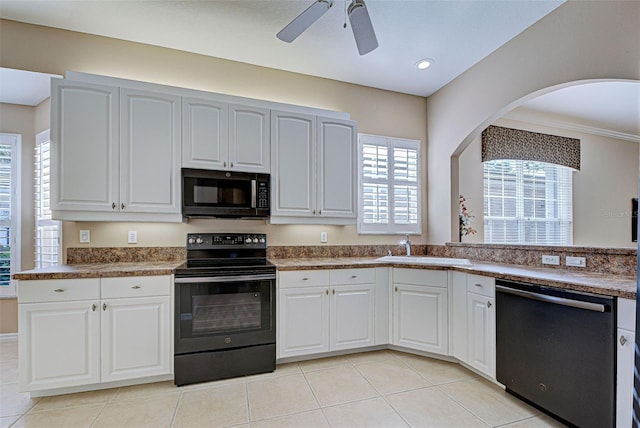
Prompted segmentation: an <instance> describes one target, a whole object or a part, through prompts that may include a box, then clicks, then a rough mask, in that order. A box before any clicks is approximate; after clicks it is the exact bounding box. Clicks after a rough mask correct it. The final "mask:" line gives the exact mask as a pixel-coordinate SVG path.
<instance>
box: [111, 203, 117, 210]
mask: <svg viewBox="0 0 640 428" xmlns="http://www.w3.org/2000/svg"><path fill="white" fill-rule="evenodd" d="M111 209H112V210H115V209H116V203H115V202H112V203H111Z"/></svg>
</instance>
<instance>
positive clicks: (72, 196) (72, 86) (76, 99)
mask: <svg viewBox="0 0 640 428" xmlns="http://www.w3.org/2000/svg"><path fill="white" fill-rule="evenodd" d="M119 97H120V92H119V89H118V88H116V87H110V86H103V85H95V84H89V83H82V82H73V81H69V80H62V79H53V80H52V81H51V142H52V144H51V163H52V166H53V167H52V168H51V176H52V177H51V179H52V185H51V209H52V210H54V211H58V210H66V211H74V210H75V211H78V210H80V211H103V212H104V211H107V212H110V211H111V210H112V204H113V203H114V202H115V201H118V200H119V195H118V192H119V187H118V186H119V170H118V168H119V160H118V159H119V155H120V149H119V134H118V133H119V129H120V115H119Z"/></svg>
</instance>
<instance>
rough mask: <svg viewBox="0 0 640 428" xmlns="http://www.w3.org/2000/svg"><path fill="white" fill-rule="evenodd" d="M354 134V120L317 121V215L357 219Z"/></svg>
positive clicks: (320, 119) (323, 119)
mask: <svg viewBox="0 0 640 428" xmlns="http://www.w3.org/2000/svg"><path fill="white" fill-rule="evenodd" d="M356 134H357V132H356V126H355V123H354V122H353V121H350V120H340V119H327V118H318V150H317V153H318V161H317V165H318V171H319V174H318V187H317V203H318V206H317V208H318V215H322V216H325V217H341V218H352V219H353V218H355V216H356V200H357V196H356V186H357V183H356V181H357V180H356V171H357V169H356V158H357V156H356V144H355V142H356V140H357V139H356Z"/></svg>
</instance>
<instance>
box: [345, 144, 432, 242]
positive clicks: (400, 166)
mask: <svg viewBox="0 0 640 428" xmlns="http://www.w3.org/2000/svg"><path fill="white" fill-rule="evenodd" d="M358 176H359V185H358V187H359V192H358V202H359V209H358V217H359V218H358V233H379V234H403V233H412V234H419V233H421V224H420V141H416V140H403V139H398V138H389V137H381V136H376V135H367V134H359V135H358Z"/></svg>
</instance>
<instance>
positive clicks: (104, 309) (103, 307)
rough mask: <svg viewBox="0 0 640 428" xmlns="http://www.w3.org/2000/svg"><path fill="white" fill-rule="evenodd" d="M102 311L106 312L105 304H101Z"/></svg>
mask: <svg viewBox="0 0 640 428" xmlns="http://www.w3.org/2000/svg"><path fill="white" fill-rule="evenodd" d="M102 310H103V311H106V310H107V304H106V303H103V304H102Z"/></svg>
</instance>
